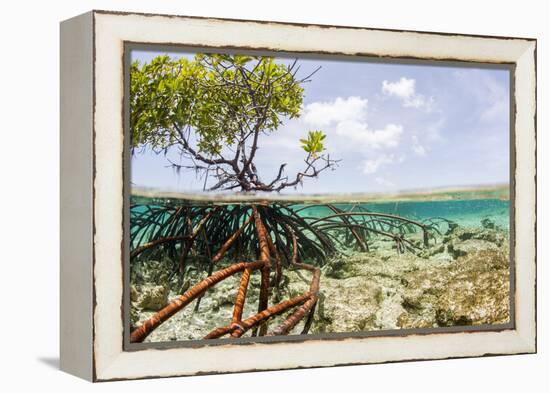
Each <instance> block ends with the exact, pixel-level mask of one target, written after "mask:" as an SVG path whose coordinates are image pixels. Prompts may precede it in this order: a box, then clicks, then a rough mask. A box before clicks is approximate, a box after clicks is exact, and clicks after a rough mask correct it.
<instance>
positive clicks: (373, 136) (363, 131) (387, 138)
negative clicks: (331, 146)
mask: <svg viewBox="0 0 550 393" xmlns="http://www.w3.org/2000/svg"><path fill="white" fill-rule="evenodd" d="M336 134H337V135H340V136H342V137H345V138H346V139H347V142H348V143H350V142H351V143H354V144H361V145H362V146H363V147H364V148H372V149H380V148H392V147H396V146H397V145H398V144H399V142H400V140H401V134H403V127H402V126H400V125H396V124H388V125H386V127H384V128H383V129H381V130H369V129H368V126H367V124H366V123H360V122H357V121H343V122H341V123H338V125H337V126H336Z"/></svg>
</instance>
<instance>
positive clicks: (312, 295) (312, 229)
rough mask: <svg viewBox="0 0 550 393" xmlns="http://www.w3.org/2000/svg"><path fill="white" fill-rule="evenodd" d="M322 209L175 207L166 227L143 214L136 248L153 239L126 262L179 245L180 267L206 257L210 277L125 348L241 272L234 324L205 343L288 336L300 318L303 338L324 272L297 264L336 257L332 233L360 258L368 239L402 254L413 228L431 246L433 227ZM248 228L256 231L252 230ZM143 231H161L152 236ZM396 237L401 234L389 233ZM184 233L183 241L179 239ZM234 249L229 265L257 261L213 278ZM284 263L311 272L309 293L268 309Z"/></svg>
mask: <svg viewBox="0 0 550 393" xmlns="http://www.w3.org/2000/svg"><path fill="white" fill-rule="evenodd" d="M324 206H325V207H327V208H328V209H330V210H331V211H332V212H333V213H334V214H331V215H329V216H326V217H323V218H315V217H300V216H298V215H297V214H296V211H293V210H292V209H291V208H290V207H288V206H285V205H280V204H278V205H276V206H269V205H268V204H258V205H252V206H246V207H242V206H241V207H234V208H231V209H224V208H219V207H216V208H215V209H209V208H199V209H193V208H185V209H182V208H179V209H177V210H176V211H175V213H172V217H171V218H170V219H169V220H168V221H167V222H166V223H165V222H164V221H163V218H162V217H163V216H162V214H168V213H165V212H168V211H169V210H168V209H164V210H163V209H148V210H147V211H146V212H145V213H136V214H137V220H139V223H140V224H139V225H140V229H139V230H138V231H137V232H135V235H133V236H134V238H135V242H136V243H137V244H140V242H141V241H142V240H143V239H144V238H145V239H147V238H149V239H150V240H149V242H146V243H144V244H143V245H141V246H139V247H137V248H136V249H135V250H133V251H132V252H131V257H135V256H137V255H139V254H140V253H142V252H143V251H145V250H148V249H151V248H153V247H155V246H157V245H162V244H166V246H165V247H166V248H167V249H168V250H171V251H170V252H172V253H177V251H178V249H177V248H176V247H175V246H174V242H181V246H180V250H181V251H180V252H181V254H180V255H179V257H180V258H181V259H180V263H181V264H184V263H185V260H186V259H187V256H188V255H189V253H190V252H191V250H195V251H196V252H200V251H201V250H202V251H203V252H206V253H207V254H208V261H209V264H208V276H207V278H205V279H204V280H202V281H200V282H199V283H197V284H195V285H194V286H192V287H191V288H190V289H188V290H187V291H186V292H185V293H184V294H183V295H180V296H178V297H176V298H175V299H174V300H173V301H172V302H171V303H170V304H168V305H167V306H166V307H164V308H163V309H162V310H160V311H158V312H157V313H156V314H155V315H153V316H152V317H151V318H149V319H148V320H146V321H144V322H143V323H142V324H141V326H139V327H137V328H136V329H134V330H133V331H132V332H131V334H130V341H131V342H142V341H143V340H144V339H145V338H146V337H147V336H148V335H149V334H150V333H151V332H152V331H154V330H155V329H156V328H157V327H158V326H160V325H161V324H162V323H163V322H164V321H166V320H167V319H169V318H170V317H172V316H173V315H174V314H176V313H177V312H178V311H179V310H181V309H183V308H184V307H185V306H186V305H188V304H189V303H190V302H192V301H193V300H195V299H197V303H196V306H197V307H198V306H199V304H200V300H201V297H202V296H203V295H204V293H205V292H206V291H208V290H209V289H210V288H211V287H213V286H215V285H216V284H217V283H219V282H221V281H222V280H225V279H226V278H228V277H230V276H232V275H234V274H236V273H238V272H242V275H241V279H240V282H239V287H238V291H237V294H236V296H235V301H234V305H233V314H232V317H231V321H230V322H229V324H228V325H227V326H222V327H218V328H216V329H214V330H212V331H211V332H210V333H209V334H207V335H206V336H205V337H204V338H205V339H215V338H220V337H222V336H225V335H228V334H229V335H230V336H231V337H233V338H236V337H241V336H242V335H243V334H245V333H246V332H247V331H249V330H252V336H255V335H256V334H258V335H260V336H263V335H266V334H267V335H282V334H289V333H290V332H291V331H292V329H293V328H295V327H296V326H297V324H298V323H299V322H300V321H302V320H304V318H306V320H305V323H304V327H303V330H302V334H307V333H308V331H309V328H310V326H311V323H312V321H313V317H314V313H315V309H316V308H317V307H316V306H317V303H318V301H319V296H320V293H319V284H320V276H321V271H320V268H319V267H317V266H314V265H310V264H307V263H303V262H302V261H304V260H308V259H317V258H320V259H321V260H324V259H325V258H327V257H328V256H330V255H331V254H332V253H333V252H335V251H337V248H336V245H335V241H336V240H337V239H336V237H335V235H334V233H331V232H330V231H331V230H340V229H345V230H347V231H348V232H347V233H348V235H347V236H349V235H353V238H355V240H356V241H357V244H358V245H359V247H360V248H361V249H362V250H363V251H368V243H367V241H366V239H367V238H369V236H370V234H379V235H383V236H389V237H390V238H392V239H393V240H394V241H395V242H396V245H397V251H398V253H401V252H404V251H405V250H406V248H407V247H411V248H412V247H416V245H415V244H413V243H411V242H410V241H408V240H407V239H405V238H404V234H405V231H408V230H410V227H413V230H414V227H416V228H420V229H421V230H422V231H423V232H424V239H423V240H424V244H425V245H427V243H428V240H429V233H428V230H429V229H431V227H430V225H427V224H423V223H418V222H416V221H413V220H410V219H406V218H403V217H399V216H393V215H390V214H382V213H372V212H368V211H360V212H359V211H353V212H352V211H350V212H345V211H343V210H341V209H339V208H337V207H336V206H333V205H324ZM250 210H252V214H250ZM298 210H299V209H298ZM287 213H288V214H287ZM185 214H188V215H189V216H190V217H192V218H193V219H192V220H191V219H189V216H188V217H185ZM186 218H187V220H186ZM194 223H195V224H194ZM228 223H229V224H228ZM251 223H253V225H250V224H251ZM148 225H150V226H153V227H155V228H159V229H157V230H156V231H154V233H153V234H152V235H151V236H149V235H148V233H149V232H148V231H147V226H148ZM178 225H179V226H178ZM181 225H184V226H185V229H183V230H181V228H182V227H181ZM178 228H180V229H178ZM176 229H177V231H176ZM396 231H397V232H398V234H395V233H391V232H396ZM181 233H184V234H186V236H177V235H179V234H181ZM207 233H208V236H207V235H206V234H207ZM170 234H173V236H172V235H170ZM271 234H273V236H274V238H272V237H271V236H272V235H271ZM199 235H200V237H199ZM158 236H161V237H158ZM234 245H235V247H237V248H238V249H236V250H235V252H234V253H233V254H232V255H233V258H236V259H237V260H240V257H239V256H240V255H245V256H246V255H248V256H249V255H252V253H253V252H257V254H258V255H257V260H256V261H255V262H236V263H233V264H231V265H229V266H228V267H227V268H224V269H221V270H219V271H217V272H215V273H213V270H214V266H215V265H216V263H218V262H219V261H220V260H221V259H222V258H223V257H224V256H225V255H226V254H228V251H229V250H230V249H231V248H232V247H233V246H234ZM178 246H179V245H178ZM210 247H215V248H214V249H217V252H216V253H215V254H211V253H210V251H211V249H210ZM235 247H233V248H235ZM172 255H173V254H172ZM272 258H273V261H274V263H275V269H276V270H275V276H274V280H273V282H270V281H271V280H270V273H271V261H272ZM283 258H284V260H285V261H286V262H287V264H285V267H286V266H288V267H290V268H292V269H303V270H308V271H309V272H311V273H312V278H311V283H310V287H309V290H308V291H307V292H306V293H303V294H301V295H299V296H295V297H293V298H291V299H288V300H284V301H281V302H279V303H277V304H275V305H272V306H269V291H270V288H271V286H272V285H274V286H276V287H278V286H279V284H280V281H281V278H282V268H283V265H282V261H283ZM256 270H260V274H261V280H260V293H259V299H258V311H257V313H256V314H254V315H252V316H249V317H247V318H245V319H243V310H244V305H245V302H246V296H247V292H248V287H249V285H250V275H251V274H252V272H253V271H256ZM176 271H177V269H176ZM197 307H196V309H197ZM286 312H289V313H290V314H288V315H287V316H286V318H285V319H284V320H283V322H282V323H280V324H279V326H277V327H276V328H275V329H273V331H271V332H269V333H268V324H267V323H268V321H269V320H270V319H271V318H272V317H273V316H276V315H280V314H282V313H286Z"/></svg>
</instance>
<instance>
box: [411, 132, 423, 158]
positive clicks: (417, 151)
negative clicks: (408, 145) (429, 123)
mask: <svg viewBox="0 0 550 393" xmlns="http://www.w3.org/2000/svg"><path fill="white" fill-rule="evenodd" d="M412 141H413V144H412V150H413V151H414V153H415V154H416V155H418V156H425V155H426V148H425V147H424V146H422V145H421V144H420V142H419V141H418V137H417V136H416V135H413V136H412Z"/></svg>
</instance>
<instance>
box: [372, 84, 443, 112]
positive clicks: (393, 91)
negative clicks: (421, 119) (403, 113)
mask: <svg viewBox="0 0 550 393" xmlns="http://www.w3.org/2000/svg"><path fill="white" fill-rule="evenodd" d="M382 93H384V94H386V95H388V96H393V97H397V98H399V99H400V100H401V101H402V103H403V106H404V107H406V108H416V109H424V110H426V111H427V112H430V111H431V110H432V108H433V103H434V99H433V97H430V98H426V97H425V96H424V95H422V94H418V93H416V80H414V79H408V78H405V77H401V78H400V79H399V80H398V81H397V82H388V81H387V80H384V81H382Z"/></svg>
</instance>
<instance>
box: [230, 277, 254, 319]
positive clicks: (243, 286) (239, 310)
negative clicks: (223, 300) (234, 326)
mask: <svg viewBox="0 0 550 393" xmlns="http://www.w3.org/2000/svg"><path fill="white" fill-rule="evenodd" d="M249 281H250V269H245V270H244V271H243V275H242V276H241V282H240V284H239V290H238V291H237V297H236V299H235V307H234V308H233V318H232V322H233V323H236V322H239V321H240V320H241V319H242V316H243V307H244V302H245V300H246V291H247V289H248V283H249Z"/></svg>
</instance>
